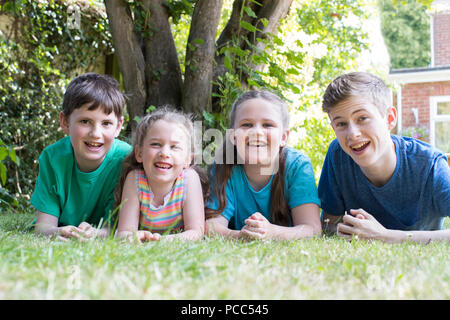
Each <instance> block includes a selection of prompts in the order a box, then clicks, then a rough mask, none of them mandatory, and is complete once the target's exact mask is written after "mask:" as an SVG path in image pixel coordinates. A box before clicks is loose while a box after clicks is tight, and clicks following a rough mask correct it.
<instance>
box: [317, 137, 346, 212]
mask: <svg viewBox="0 0 450 320" xmlns="http://www.w3.org/2000/svg"><path fill="white" fill-rule="evenodd" d="M333 150H334V149H332V146H331V145H330V148H329V149H328V152H327V154H326V156H325V161H324V164H323V167H322V173H321V175H320V180H319V189H318V191H319V198H320V201H321V206H322V210H323V211H324V212H326V213H328V214H331V215H335V216H339V215H342V214H344V212H345V207H344V202H343V200H342V195H341V192H340V188H339V185H338V183H337V180H336V170H335V167H334V159H333V154H334V151H333Z"/></svg>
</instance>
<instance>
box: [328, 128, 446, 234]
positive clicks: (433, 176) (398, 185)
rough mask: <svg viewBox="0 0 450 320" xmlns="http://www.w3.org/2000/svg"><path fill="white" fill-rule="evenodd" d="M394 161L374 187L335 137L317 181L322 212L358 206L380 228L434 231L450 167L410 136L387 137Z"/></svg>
mask: <svg viewBox="0 0 450 320" xmlns="http://www.w3.org/2000/svg"><path fill="white" fill-rule="evenodd" d="M391 138H392V141H393V142H394V145H395V151H396V154H397V165H396V168H395V171H394V174H393V175H392V177H391V179H390V180H389V181H388V182H387V183H386V184H385V185H384V186H381V187H375V186H374V185H373V184H372V183H371V182H370V181H369V180H368V179H367V178H366V176H365V175H364V174H363V172H362V171H361V168H360V167H359V166H358V165H357V164H356V163H355V162H354V161H353V159H352V158H351V157H350V156H349V155H347V154H346V153H345V152H344V151H343V150H342V148H341V147H340V145H339V143H338V141H337V140H334V141H333V142H331V144H330V147H329V148H328V152H327V155H326V157H325V162H324V165H323V168H322V174H321V176H320V181H319V197H320V200H321V203H322V209H323V212H326V213H328V214H330V215H343V214H344V211H349V210H350V209H359V208H362V209H364V210H365V211H367V212H368V213H370V214H371V215H373V216H374V217H375V219H377V220H378V222H380V223H381V224H382V225H383V226H384V227H386V228H388V229H396V230H437V229H441V228H442V222H443V220H444V217H445V216H448V215H449V213H450V169H449V166H448V163H447V159H446V157H445V155H444V154H443V153H441V152H439V151H438V150H436V149H434V148H432V147H431V146H430V145H428V144H426V143H423V142H421V141H418V140H416V139H413V138H408V137H399V136H395V135H391Z"/></svg>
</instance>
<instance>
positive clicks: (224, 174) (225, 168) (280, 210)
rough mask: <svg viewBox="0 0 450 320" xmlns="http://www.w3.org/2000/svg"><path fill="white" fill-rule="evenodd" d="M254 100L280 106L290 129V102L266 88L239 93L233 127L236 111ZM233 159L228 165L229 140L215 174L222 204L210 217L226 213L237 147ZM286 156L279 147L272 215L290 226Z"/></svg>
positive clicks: (272, 191)
mask: <svg viewBox="0 0 450 320" xmlns="http://www.w3.org/2000/svg"><path fill="white" fill-rule="evenodd" d="M252 99H263V100H266V101H268V102H270V103H271V104H272V105H273V106H274V107H275V108H278V110H279V112H280V116H281V121H282V125H283V128H282V129H283V131H286V130H288V129H289V109H288V106H287V104H286V103H285V102H284V101H283V100H282V99H281V98H280V97H279V96H278V95H276V94H274V93H272V92H270V91H267V90H251V91H248V92H245V93H243V94H242V95H241V96H239V97H238V98H237V99H236V101H235V102H234V103H233V105H232V107H231V112H230V126H231V127H232V128H234V125H235V120H236V113H237V111H238V110H239V108H240V107H241V106H242V105H243V104H244V103H245V102H247V101H249V100H252ZM233 153H234V162H233V164H228V163H227V162H226V160H227V158H226V142H224V145H223V146H222V154H223V159H222V160H223V161H222V162H221V163H222V164H216V175H215V183H214V186H215V193H216V195H217V200H218V202H219V207H218V209H217V210H208V212H207V216H208V217H211V216H214V215H217V214H220V213H222V212H223V210H224V209H225V207H226V204H227V197H226V186H227V183H228V180H229V178H230V176H231V172H232V170H233V166H234V165H236V164H237V150H236V146H234V150H233ZM285 163H286V157H285V152H284V147H282V146H281V147H280V150H279V169H278V171H277V173H276V174H275V176H274V178H273V180H272V186H271V191H270V194H271V199H272V203H271V212H270V217H271V220H272V223H275V224H278V225H284V226H288V225H289V224H290V223H291V218H290V212H289V208H288V206H287V203H286V198H285V196H284V169H285Z"/></svg>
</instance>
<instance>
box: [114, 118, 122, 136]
mask: <svg viewBox="0 0 450 320" xmlns="http://www.w3.org/2000/svg"><path fill="white" fill-rule="evenodd" d="M122 126H123V117H120V119H118V122H117V128H116V132H115V133H114V138H117V137H118V136H119V133H120V131H121V130H122Z"/></svg>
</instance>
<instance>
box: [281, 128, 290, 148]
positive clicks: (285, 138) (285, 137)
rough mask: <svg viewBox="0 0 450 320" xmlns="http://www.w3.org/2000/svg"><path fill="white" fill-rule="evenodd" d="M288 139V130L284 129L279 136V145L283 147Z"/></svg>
mask: <svg viewBox="0 0 450 320" xmlns="http://www.w3.org/2000/svg"><path fill="white" fill-rule="evenodd" d="M288 139H289V130H286V131H285V132H283V134H282V136H281V143H280V146H282V147H285V146H286V145H287V142H288Z"/></svg>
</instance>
